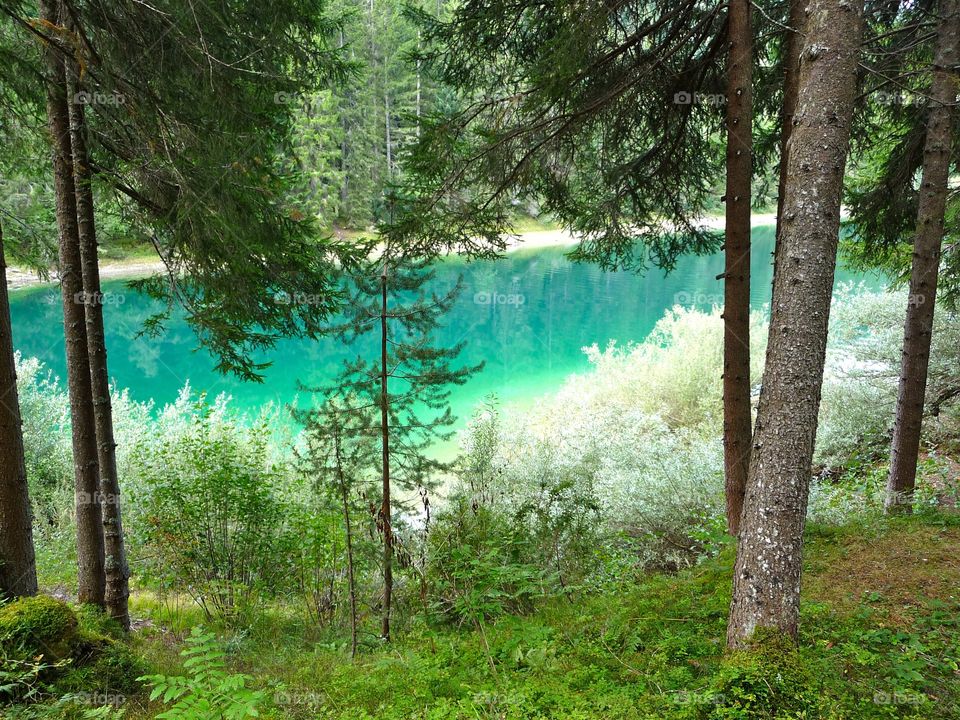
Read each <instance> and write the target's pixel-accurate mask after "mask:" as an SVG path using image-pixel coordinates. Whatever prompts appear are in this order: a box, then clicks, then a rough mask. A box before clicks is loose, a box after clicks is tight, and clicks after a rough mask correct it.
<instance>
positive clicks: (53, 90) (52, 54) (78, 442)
mask: <svg viewBox="0 0 960 720" xmlns="http://www.w3.org/2000/svg"><path fill="white" fill-rule="evenodd" d="M40 13H41V17H42V19H43V20H44V21H45V22H47V23H49V24H50V25H51V26H57V27H59V26H60V25H61V23H60V17H59V13H58V12H57V5H55V4H54V3H53V2H51V0H42V2H41V3H40ZM44 52H45V55H46V66H47V74H48V77H47V123H48V127H49V131H50V139H51V142H52V145H53V177H54V193H55V196H56V206H57V208H56V211H57V228H58V231H59V235H60V238H59V260H60V263H59V264H60V294H61V297H62V300H63V333H64V340H65V345H66V353H67V386H68V389H69V396H70V419H71V427H72V439H73V469H74V495H75V500H76V511H77V565H78V572H77V584H78V598H79V600H80V602H82V603H91V604H94V605H99V606H101V607H102V606H103V604H104V583H105V577H104V549H103V516H102V513H101V509H100V497H99V493H100V472H99V467H98V465H97V435H96V423H95V420H94V413H93V394H92V390H91V385H90V361H89V357H88V354H87V330H86V317H85V314H84V303H83V280H82V277H81V269H80V267H81V261H80V240H79V234H78V229H77V204H76V191H75V188H74V184H73V160H72V148H71V146H70V117H69V110H68V107H67V78H66V72H65V67H64V61H63V57H62V56H61V55H60V54H59V52H58V51H57V50H56V49H55V48H53V47H51V46H49V45H48V46H47V47H46V48H45V51H44Z"/></svg>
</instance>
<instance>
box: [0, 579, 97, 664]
mask: <svg viewBox="0 0 960 720" xmlns="http://www.w3.org/2000/svg"><path fill="white" fill-rule="evenodd" d="M78 628H79V623H78V622H77V616H76V613H74V612H73V610H71V609H70V606H68V605H67V604H66V603H65V602H62V601H60V600H57V599H55V598H52V597H49V596H47V595H36V596H34V597H26V598H21V599H19V600H16V601H15V602H12V603H9V604H7V605H4V606H3V607H2V608H0V646H2V648H3V649H4V650H5V651H6V652H19V653H22V655H23V656H24V657H38V656H43V657H44V658H45V659H48V660H52V661H54V662H56V661H59V660H63V659H65V658H68V657H70V656H71V655H72V654H73V652H74V651H75V650H76V647H77V641H78V637H79V633H78Z"/></svg>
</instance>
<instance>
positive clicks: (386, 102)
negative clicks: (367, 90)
mask: <svg viewBox="0 0 960 720" xmlns="http://www.w3.org/2000/svg"><path fill="white" fill-rule="evenodd" d="M383 112H384V118H385V121H386V128H387V178H390V177H392V176H393V148H392V147H391V146H392V145H393V141H392V140H391V139H390V96H389V95H384V96H383Z"/></svg>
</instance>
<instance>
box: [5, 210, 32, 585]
mask: <svg viewBox="0 0 960 720" xmlns="http://www.w3.org/2000/svg"><path fill="white" fill-rule="evenodd" d="M0 275H2V277H0V597H5V598H16V597H21V596H23V595H36V593H37V563H36V556H35V554H34V549H33V512H32V510H31V507H30V492H29V490H28V488H27V469H26V466H25V464H24V458H23V428H22V425H21V417H20V400H19V397H18V395H17V364H16V362H15V360H14V356H13V329H12V327H11V324H10V298H9V297H8V295H7V262H6V257H5V254H4V251H3V228H2V227H0Z"/></svg>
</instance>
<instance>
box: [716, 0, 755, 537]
mask: <svg viewBox="0 0 960 720" xmlns="http://www.w3.org/2000/svg"><path fill="white" fill-rule="evenodd" d="M729 8H730V10H729V15H728V19H727V28H728V29H727V34H728V38H729V45H730V50H729V55H728V60H727V63H728V64H727V184H726V195H725V197H726V231H725V234H726V237H725V239H724V285H723V288H724V303H723V451H724V452H723V454H724V475H725V478H726V497H727V530H728V531H729V532H730V534H731V535H736V534H737V533H738V532H739V529H740V515H741V513H742V512H743V493H744V488H745V487H746V485H747V472H748V470H749V466H750V439H751V437H750V436H751V434H752V431H753V427H752V425H753V423H752V419H751V414H750V413H751V409H750V180H751V175H752V173H753V163H752V147H753V93H752V89H751V83H752V77H753V73H752V67H751V66H752V62H753V49H752V44H753V43H752V32H751V28H750V0H730V5H729Z"/></svg>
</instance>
